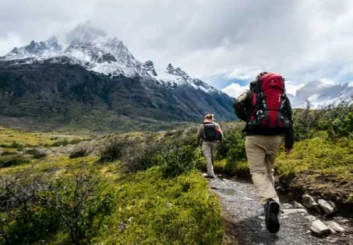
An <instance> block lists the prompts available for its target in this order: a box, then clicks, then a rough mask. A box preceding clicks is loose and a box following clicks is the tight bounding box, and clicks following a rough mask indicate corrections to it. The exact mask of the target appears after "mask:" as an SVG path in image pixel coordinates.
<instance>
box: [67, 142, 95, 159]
mask: <svg viewBox="0 0 353 245" xmlns="http://www.w3.org/2000/svg"><path fill="white" fill-rule="evenodd" d="M93 150H94V148H93V146H92V145H91V144H89V142H82V143H80V144H78V145H76V146H75V148H74V150H73V151H72V152H71V153H70V159H72V158H78V157H85V156H88V155H89V154H91V153H92V152H93Z"/></svg>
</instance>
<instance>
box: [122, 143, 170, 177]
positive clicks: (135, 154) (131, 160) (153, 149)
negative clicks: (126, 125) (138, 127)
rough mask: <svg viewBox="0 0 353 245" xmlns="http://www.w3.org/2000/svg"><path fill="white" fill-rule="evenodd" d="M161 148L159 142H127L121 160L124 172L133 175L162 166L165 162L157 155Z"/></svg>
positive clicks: (161, 144)
mask: <svg viewBox="0 0 353 245" xmlns="http://www.w3.org/2000/svg"><path fill="white" fill-rule="evenodd" d="M162 146H163V143H162V142H161V141H151V140H146V141H145V142H138V141H136V140H135V141H134V140H131V141H128V142H127V145H125V148H124V154H123V158H122V166H123V169H124V171H125V172H129V173H131V172H132V173H134V172H137V171H143V170H146V169H148V168H150V167H153V166H158V165H162V164H164V163H165V161H164V159H163V158H162V157H161V155H160V154H159V153H160V151H161V147H162Z"/></svg>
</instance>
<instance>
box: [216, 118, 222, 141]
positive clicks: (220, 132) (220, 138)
mask: <svg viewBox="0 0 353 245" xmlns="http://www.w3.org/2000/svg"><path fill="white" fill-rule="evenodd" d="M216 130H217V132H218V133H219V141H220V142H222V141H223V139H224V135H223V131H222V129H221V127H220V126H219V124H218V123H216Z"/></svg>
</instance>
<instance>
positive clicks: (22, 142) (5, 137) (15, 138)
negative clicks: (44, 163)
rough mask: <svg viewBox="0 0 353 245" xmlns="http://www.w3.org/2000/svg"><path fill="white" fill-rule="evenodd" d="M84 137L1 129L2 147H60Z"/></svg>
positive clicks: (0, 143)
mask: <svg viewBox="0 0 353 245" xmlns="http://www.w3.org/2000/svg"><path fill="white" fill-rule="evenodd" d="M84 138H86V137H84V136H75V135H57V134H54V133H32V132H24V131H20V130H16V129H9V128H4V127H0V147H4V148H18V147H26V146H28V147H34V146H60V145H66V144H69V143H78V142H79V141H81V140H82V139H84Z"/></svg>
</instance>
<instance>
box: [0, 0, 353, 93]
mask: <svg viewBox="0 0 353 245" xmlns="http://www.w3.org/2000/svg"><path fill="white" fill-rule="evenodd" d="M0 10H1V14H0V30H1V32H0V55H5V54H6V53H7V52H8V51H10V50H11V49H12V48H13V47H15V46H22V45H25V44H28V43H29V42H30V41H31V40H37V41H41V40H46V39H48V38H49V37H50V36H52V35H56V36H58V37H59V38H63V37H64V36H65V34H66V33H67V32H69V31H70V30H72V29H73V28H74V27H75V26H77V25H78V24H81V23H84V22H86V21H91V22H92V23H93V24H94V25H95V26H98V27H100V28H102V29H103V30H105V31H106V32H107V33H108V34H109V35H111V36H116V37H118V38H119V39H120V40H122V41H123V42H124V43H125V44H126V46H127V47H128V48H129V49H130V51H131V52H132V53H133V55H134V56H135V57H136V58H137V59H139V60H140V61H145V60H153V61H154V62H155V64H156V66H159V67H166V66H167V64H168V63H172V64H173V65H174V66H176V67H181V68H182V69H183V70H185V71H186V72H187V73H189V74H190V75H191V76H194V77H198V78H201V79H203V80H204V81H207V82H209V83H211V84H212V85H214V86H216V87H218V88H225V87H227V86H228V87H227V88H226V90H227V91H228V92H229V93H232V91H233V90H234V91H236V90H242V89H243V87H242V86H246V84H247V82H248V81H249V80H251V79H253V77H254V76H255V75H256V74H257V73H258V72H260V71H263V70H267V71H274V72H278V73H281V74H283V75H284V76H285V77H286V78H287V80H288V81H290V82H289V83H290V84H291V86H293V89H295V87H296V86H298V85H301V84H303V83H307V82H309V81H313V80H318V79H325V80H328V81H333V82H335V83H343V82H351V81H353V75H352V74H353V1H352V0H246V1H245V0H178V1H175V0H124V1H123V0H57V1H56V0H11V1H9V0H8V1H6V0H3V1H0ZM232 83H233V85H231V84H232ZM229 85H230V86H229Z"/></svg>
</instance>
